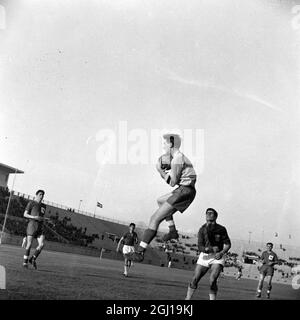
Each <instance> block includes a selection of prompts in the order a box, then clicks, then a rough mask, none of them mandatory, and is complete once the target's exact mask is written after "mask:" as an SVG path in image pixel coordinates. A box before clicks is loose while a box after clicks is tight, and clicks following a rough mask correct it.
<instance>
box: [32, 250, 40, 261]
mask: <svg viewBox="0 0 300 320" xmlns="http://www.w3.org/2000/svg"><path fill="white" fill-rule="evenodd" d="M40 253H41V250H39V249H35V251H34V254H33V255H32V258H33V259H34V260H36V258H37V257H38V256H39V255H40Z"/></svg>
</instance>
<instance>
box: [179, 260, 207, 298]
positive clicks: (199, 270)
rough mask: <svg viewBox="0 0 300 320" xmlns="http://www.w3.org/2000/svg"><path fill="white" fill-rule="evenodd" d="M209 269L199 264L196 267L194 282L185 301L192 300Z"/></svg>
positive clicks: (190, 285) (189, 287)
mask: <svg viewBox="0 0 300 320" xmlns="http://www.w3.org/2000/svg"><path fill="white" fill-rule="evenodd" d="M208 269H209V268H207V267H204V266H201V265H199V264H197V265H196V268H195V271H194V276H193V278H192V281H191V282H190V283H189V286H188V289H187V293H186V297H185V300H191V299H192V297H193V294H194V292H195V290H196V289H197V287H198V283H199V281H200V279H201V278H202V277H203V276H204V275H205V274H206V272H207V271H208Z"/></svg>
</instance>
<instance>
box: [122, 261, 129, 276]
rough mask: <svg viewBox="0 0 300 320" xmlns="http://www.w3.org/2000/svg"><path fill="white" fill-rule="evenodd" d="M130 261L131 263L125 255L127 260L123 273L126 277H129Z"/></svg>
mask: <svg viewBox="0 0 300 320" xmlns="http://www.w3.org/2000/svg"><path fill="white" fill-rule="evenodd" d="M129 263H130V260H129V259H127V258H126V257H125V260H124V273H123V275H124V276H125V277H128V269H127V268H129Z"/></svg>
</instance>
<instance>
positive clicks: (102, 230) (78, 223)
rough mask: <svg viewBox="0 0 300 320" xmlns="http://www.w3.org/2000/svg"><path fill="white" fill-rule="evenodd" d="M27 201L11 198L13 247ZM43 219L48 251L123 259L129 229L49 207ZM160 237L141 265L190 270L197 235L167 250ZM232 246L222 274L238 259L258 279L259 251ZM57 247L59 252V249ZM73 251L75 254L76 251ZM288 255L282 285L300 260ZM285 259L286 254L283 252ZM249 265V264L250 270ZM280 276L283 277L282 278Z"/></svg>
mask: <svg viewBox="0 0 300 320" xmlns="http://www.w3.org/2000/svg"><path fill="white" fill-rule="evenodd" d="M9 196H10V191H9V190H8V188H3V187H0V227H1V228H2V224H3V221H4V217H5V211H6V208H7V203H8V199H9ZM30 199H32V197H30V196H28V195H25V194H21V193H17V192H15V193H14V194H13V196H12V200H11V203H10V210H9V213H8V216H7V221H6V226H5V230H4V231H5V232H6V233H7V234H9V237H6V238H7V239H9V241H10V242H12V243H14V244H16V240H13V236H15V238H16V239H19V238H18V237H20V239H21V238H22V237H23V236H24V235H25V234H26V226H27V221H26V219H25V218H23V213H24V210H25V208H26V205H27V203H28V201H29V200H30ZM46 216H47V217H49V218H50V219H51V223H50V224H49V223H47V224H46V233H45V235H46V240H47V243H49V242H50V243H51V244H50V245H47V246H48V248H55V249H54V250H65V251H68V252H69V251H70V250H71V248H72V250H75V249H74V248H75V247H76V248H82V249H80V250H81V251H80V252H84V251H83V250H85V253H86V254H91V255H99V256H100V253H101V256H102V257H104V258H110V259H122V255H121V254H117V253H116V251H115V250H116V247H117V242H118V241H119V239H120V238H121V237H122V235H123V234H124V233H125V232H127V230H128V225H126V224H121V223H117V222H114V221H109V220H104V219H102V218H98V217H96V218H95V217H93V216H91V215H90V216H88V215H85V214H80V213H78V212H75V210H74V209H70V208H67V207H65V206H60V205H55V204H48V203H47V209H46ZM136 231H137V234H138V236H139V238H141V236H142V233H143V231H144V230H143V229H142V228H141V227H137V229H136ZM161 237H162V233H161V232H159V233H158V235H157V237H156V239H155V241H153V245H152V247H151V248H149V250H147V251H146V256H145V260H144V263H148V264H153V265H159V266H164V267H165V266H167V265H168V257H169V256H171V259H172V267H173V268H181V269H188V270H193V269H194V265H195V263H196V261H197V255H198V246H197V235H196V234H194V235H193V234H189V235H188V234H180V237H179V241H178V242H173V243H170V247H169V248H166V247H165V246H164V244H163V241H162V240H161ZM20 239H19V240H18V241H19V242H20V241H21V240H20ZM18 244H19V243H18ZM233 244H234V245H233V247H232V251H231V253H229V254H228V255H227V260H226V266H227V268H226V272H225V273H226V274H228V275H233V276H234V275H235V274H236V272H237V268H236V265H235V261H236V259H237V257H239V259H240V260H241V261H243V265H244V270H243V273H244V274H245V275H246V277H251V278H257V276H258V272H257V268H256V266H255V265H253V263H252V262H253V259H254V258H253V257H256V258H257V257H258V256H259V255H260V252H261V249H259V250H257V251H258V252H256V251H253V248H248V251H244V252H241V248H247V244H246V243H243V242H242V241H240V240H234V241H233ZM59 245H60V247H61V248H59ZM253 245H254V247H255V246H256V247H259V245H258V244H257V243H255V244H253ZM250 249H252V250H250ZM275 249H276V248H275ZM277 249H278V248H277ZM72 250H71V251H72ZM76 250H77V251H78V250H79V249H76ZM236 252H238V253H239V254H238V253H236ZM289 254H290V258H286V259H285V260H284V259H281V264H280V265H279V266H278V268H277V269H278V270H277V273H276V277H277V278H278V279H279V278H280V279H283V281H286V275H291V272H290V271H289V270H290V269H291V268H292V267H294V266H295V265H297V262H298V261H299V260H300V258H297V255H296V251H290V250H289ZM287 255H288V252H286V256H287ZM251 257H252V260H251ZM247 259H248V260H247ZM249 259H250V260H251V261H250V260H249ZM297 259H298V260H297ZM254 260H255V259H254ZM249 262H251V264H252V266H251V264H249ZM282 274H284V277H285V278H284V277H283V276H282Z"/></svg>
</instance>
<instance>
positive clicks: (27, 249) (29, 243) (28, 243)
mask: <svg viewBox="0 0 300 320" xmlns="http://www.w3.org/2000/svg"><path fill="white" fill-rule="evenodd" d="M32 241H33V237H32V236H27V241H26V247H25V255H24V261H23V267H24V268H28V260H29V255H30V250H31V246H32Z"/></svg>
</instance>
